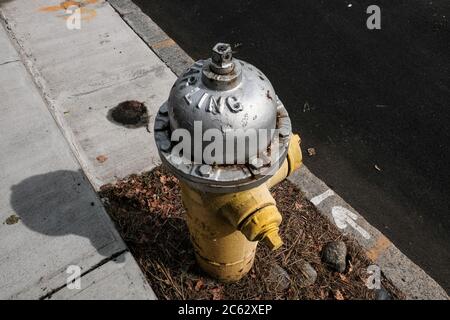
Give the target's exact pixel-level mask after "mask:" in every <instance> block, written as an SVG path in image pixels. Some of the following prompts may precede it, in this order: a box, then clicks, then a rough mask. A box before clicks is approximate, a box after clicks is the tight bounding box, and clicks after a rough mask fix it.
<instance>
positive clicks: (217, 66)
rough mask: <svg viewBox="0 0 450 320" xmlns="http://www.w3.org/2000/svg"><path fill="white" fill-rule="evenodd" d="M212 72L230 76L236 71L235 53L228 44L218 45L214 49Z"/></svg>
mask: <svg viewBox="0 0 450 320" xmlns="http://www.w3.org/2000/svg"><path fill="white" fill-rule="evenodd" d="M211 61H212V63H211V66H210V68H211V70H212V71H213V72H215V73H217V74H221V75H223V74H228V73H230V72H231V71H233V69H234V63H233V51H232V50H231V46H230V45H229V44H228V43H218V44H216V45H215V46H214V48H213V49H212V57H211Z"/></svg>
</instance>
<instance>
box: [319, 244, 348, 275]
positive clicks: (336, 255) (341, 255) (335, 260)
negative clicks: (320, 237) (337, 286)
mask: <svg viewBox="0 0 450 320" xmlns="http://www.w3.org/2000/svg"><path fill="white" fill-rule="evenodd" d="M346 256H347V246H346V245H345V243H344V242H343V241H332V242H328V243H327V244H326V245H325V247H324V248H323V250H322V261H323V262H324V263H326V264H327V265H328V266H329V267H331V268H332V269H334V270H336V271H338V272H344V271H345V268H346V266H347V263H346Z"/></svg>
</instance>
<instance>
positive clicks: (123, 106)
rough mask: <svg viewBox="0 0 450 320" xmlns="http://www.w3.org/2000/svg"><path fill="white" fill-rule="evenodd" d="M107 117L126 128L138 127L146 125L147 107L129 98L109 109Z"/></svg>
mask: <svg viewBox="0 0 450 320" xmlns="http://www.w3.org/2000/svg"><path fill="white" fill-rule="evenodd" d="M107 118H108V119H109V120H110V121H111V122H114V123H116V124H119V125H122V126H125V127H127V128H139V127H144V126H147V125H148V112H147V107H146V106H145V105H144V104H143V103H142V102H139V101H135V100H130V101H124V102H121V103H119V104H118V105H117V106H115V107H114V108H112V109H111V110H109V112H108V115H107Z"/></svg>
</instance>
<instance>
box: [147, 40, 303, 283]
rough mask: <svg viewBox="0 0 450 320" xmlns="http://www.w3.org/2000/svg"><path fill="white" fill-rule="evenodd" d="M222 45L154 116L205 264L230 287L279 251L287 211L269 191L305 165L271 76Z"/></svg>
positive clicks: (162, 151) (194, 241)
mask: <svg viewBox="0 0 450 320" xmlns="http://www.w3.org/2000/svg"><path fill="white" fill-rule="evenodd" d="M232 55H233V52H232V50H231V46H230V45H228V44H224V43H218V44H216V45H215V46H214V48H213V50H212V58H210V59H207V60H200V61H197V62H195V64H194V65H193V66H191V67H190V68H189V69H188V70H187V71H185V72H184V74H183V75H182V76H181V77H180V78H178V79H177V81H176V82H175V84H174V85H173V87H172V90H171V92H170V95H169V98H168V100H167V102H166V103H164V104H163V105H162V106H161V108H160V110H159V112H158V114H157V116H156V119H155V126H154V130H155V140H156V144H157V147H158V151H159V154H160V157H161V159H162V161H163V163H164V164H165V165H166V166H167V167H168V168H169V170H170V171H171V172H173V174H174V175H175V176H176V177H177V178H178V179H179V181H180V185H181V193H182V201H183V205H184V207H185V208H186V211H187V218H186V221H187V225H188V228H189V232H190V238H191V242H192V245H193V247H194V251H195V255H196V259H197V262H198V264H199V265H200V267H201V268H202V269H203V270H204V271H206V272H207V273H208V274H210V275H211V276H213V277H215V278H217V279H219V280H221V281H225V282H232V281H237V280H239V279H241V278H242V277H243V276H244V275H245V274H246V273H247V272H248V271H249V270H250V269H251V267H252V265H253V261H254V257H255V252H256V247H257V244H258V241H261V242H262V243H264V244H266V245H267V246H268V247H269V248H270V249H272V250H276V249H277V248H279V247H280V246H281V245H282V244H283V242H282V240H281V237H280V235H279V225H280V224H281V220H282V217H281V214H280V212H279V211H278V209H277V207H276V203H275V200H274V198H273V197H272V195H271V194H270V191H269V190H270V188H271V187H272V186H274V185H276V184H278V183H279V182H281V181H282V180H284V179H285V178H286V177H287V176H288V175H290V174H291V173H292V172H294V171H295V170H297V169H298V168H299V167H300V165H301V162H302V154H301V149H300V138H299V136H298V135H293V134H292V130H291V121H290V119H289V115H288V113H287V111H286V109H285V108H284V106H283V104H282V103H281V101H280V100H279V99H278V97H277V96H276V94H275V91H274V89H273V87H272V85H271V83H270V82H269V80H268V79H267V77H266V76H265V75H264V74H263V73H262V72H261V71H260V70H258V69H257V68H256V67H254V66H253V65H251V64H249V63H247V62H244V61H242V60H238V59H235V58H233V56H232Z"/></svg>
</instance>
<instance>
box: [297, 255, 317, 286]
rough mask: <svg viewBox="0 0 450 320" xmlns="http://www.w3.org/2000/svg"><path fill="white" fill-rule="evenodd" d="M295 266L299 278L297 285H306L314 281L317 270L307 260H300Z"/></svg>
mask: <svg viewBox="0 0 450 320" xmlns="http://www.w3.org/2000/svg"><path fill="white" fill-rule="evenodd" d="M297 267H298V269H299V279H300V280H299V283H298V285H299V286H300V287H302V288H304V287H308V286H310V285H312V284H314V283H315V282H316V280H317V272H316V270H315V269H314V268H313V266H312V265H311V264H310V263H309V262H306V261H301V262H300V263H299V264H298V265H297Z"/></svg>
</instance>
